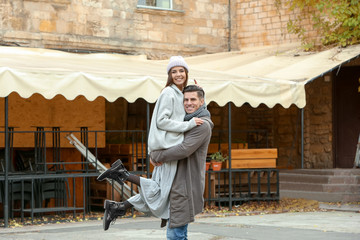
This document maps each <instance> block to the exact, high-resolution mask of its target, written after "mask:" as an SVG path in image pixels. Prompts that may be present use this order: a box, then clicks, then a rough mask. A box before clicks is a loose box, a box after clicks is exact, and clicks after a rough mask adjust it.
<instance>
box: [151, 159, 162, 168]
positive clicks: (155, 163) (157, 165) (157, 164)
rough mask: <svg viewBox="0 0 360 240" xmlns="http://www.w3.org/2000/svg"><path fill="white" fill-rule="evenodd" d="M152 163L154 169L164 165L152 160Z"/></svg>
mask: <svg viewBox="0 0 360 240" xmlns="http://www.w3.org/2000/svg"><path fill="white" fill-rule="evenodd" d="M150 163H151V165H153V166H154V167H159V166H161V165H162V164H163V163H157V162H154V161H153V160H152V159H151V158H150Z"/></svg>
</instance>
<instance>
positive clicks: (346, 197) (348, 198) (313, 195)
mask: <svg viewBox="0 0 360 240" xmlns="http://www.w3.org/2000/svg"><path fill="white" fill-rule="evenodd" d="M281 198H304V199H309V200H317V201H320V202H358V201H360V194H343V193H328V192H310V191H296V190H280V199H281Z"/></svg>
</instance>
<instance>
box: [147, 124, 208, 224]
mask: <svg viewBox="0 0 360 240" xmlns="http://www.w3.org/2000/svg"><path fill="white" fill-rule="evenodd" d="M202 119H204V120H205V121H204V123H203V124H202V125H200V126H197V127H196V128H193V129H191V130H189V131H188V132H186V133H185V136H184V141H183V142H182V143H181V144H179V145H176V146H174V147H171V148H169V149H166V150H160V151H154V152H152V153H151V154H150V157H151V159H152V160H153V161H155V162H168V161H173V160H180V159H182V160H180V161H178V167H177V172H176V175H175V178H174V181H173V184H172V187H171V190H170V219H169V220H170V223H169V227H171V228H174V227H181V226H184V225H186V224H188V223H190V222H193V221H194V217H195V215H196V214H198V213H201V212H202V210H203V207H204V197H203V194H204V189H205V162H206V155H207V150H208V145H209V142H210V138H211V131H212V128H213V126H214V124H213V123H212V121H211V119H210V118H208V117H203V118H202Z"/></svg>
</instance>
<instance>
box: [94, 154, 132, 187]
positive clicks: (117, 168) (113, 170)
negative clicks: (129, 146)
mask: <svg viewBox="0 0 360 240" xmlns="http://www.w3.org/2000/svg"><path fill="white" fill-rule="evenodd" d="M129 175H130V173H129V172H128V171H127V170H126V168H125V166H124V164H123V163H122V162H121V160H120V159H118V160H116V161H115V162H114V163H113V164H112V165H111V167H110V168H109V169H108V170H106V171H105V172H103V173H101V174H100V175H99V176H98V177H97V180H98V181H103V180H104V179H105V178H109V179H113V180H116V181H117V182H118V183H120V184H121V185H123V184H124V181H125V180H126V179H127V178H128V176H129Z"/></svg>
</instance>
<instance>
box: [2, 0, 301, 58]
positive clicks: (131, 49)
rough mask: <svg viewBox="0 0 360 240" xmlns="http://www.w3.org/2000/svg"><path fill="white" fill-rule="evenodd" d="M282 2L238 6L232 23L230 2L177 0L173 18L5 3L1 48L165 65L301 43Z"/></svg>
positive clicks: (109, 8)
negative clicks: (141, 57)
mask: <svg viewBox="0 0 360 240" xmlns="http://www.w3.org/2000/svg"><path fill="white" fill-rule="evenodd" d="M275 2H276V1H275V0H241V1H240V0H238V1H231V8H230V13H231V17H230V18H229V5H228V4H229V1H225V0H199V1H180V0H174V1H173V5H174V10H159V9H148V8H143V7H138V6H137V1H136V0H132V1H129V0H82V1H80V0H73V1H70V0H11V1H10V0H0V15H1V16H2V18H1V19H0V29H1V30H0V43H1V42H2V43H3V44H16V45H20V46H28V47H36V48H55V49H63V50H69V51H75V50H78V51H107V52H119V53H127V54H146V55H147V56H148V57H149V58H151V59H162V58H167V57H168V56H170V55H174V54H181V55H185V56H188V55H199V54H205V53H215V52H223V51H228V50H229V49H231V50H239V49H240V48H241V47H249V46H250V47H251V46H263V45H271V44H279V43H283V42H289V41H293V40H297V39H296V38H295V37H294V36H291V35H289V34H287V30H286V21H287V20H288V19H289V18H290V16H289V14H288V11H286V10H283V9H281V10H280V11H277V10H276V4H275ZM230 24H231V29H229V25H230ZM229 35H230V36H231V37H230V38H229ZM230 43H231V46H229V44H230Z"/></svg>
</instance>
